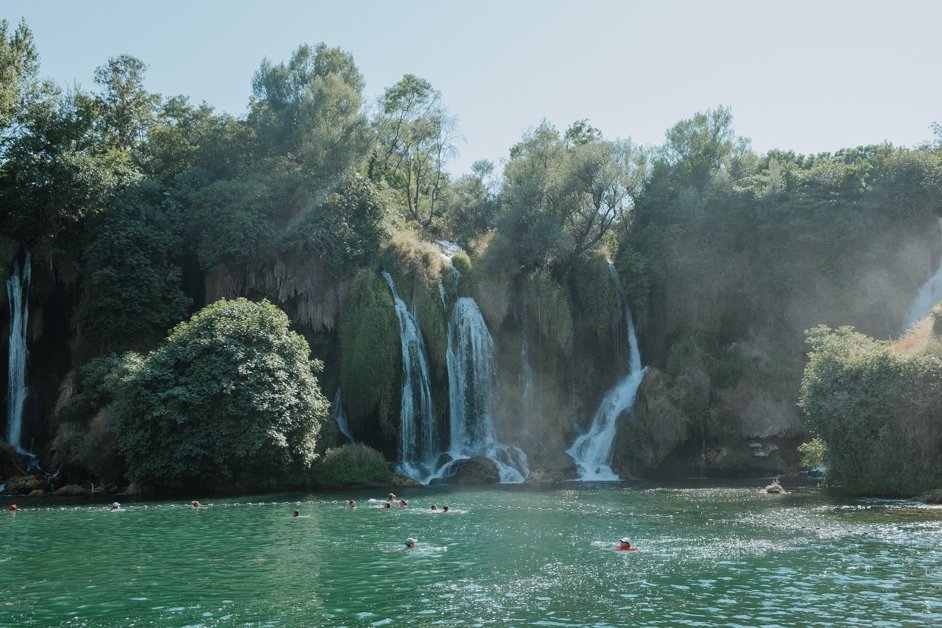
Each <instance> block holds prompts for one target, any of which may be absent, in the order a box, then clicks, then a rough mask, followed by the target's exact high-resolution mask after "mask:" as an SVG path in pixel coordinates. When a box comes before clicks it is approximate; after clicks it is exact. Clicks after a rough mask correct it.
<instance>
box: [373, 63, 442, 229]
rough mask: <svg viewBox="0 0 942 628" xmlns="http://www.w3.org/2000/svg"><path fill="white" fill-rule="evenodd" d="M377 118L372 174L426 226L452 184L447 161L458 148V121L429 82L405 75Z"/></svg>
mask: <svg viewBox="0 0 942 628" xmlns="http://www.w3.org/2000/svg"><path fill="white" fill-rule="evenodd" d="M380 104H381V107H382V112H381V113H380V115H379V116H378V118H377V120H376V123H375V125H376V133H377V144H376V149H375V151H374V154H373V157H372V159H371V162H370V176H372V177H375V178H378V179H383V180H385V181H386V182H388V183H389V184H390V185H391V186H392V187H393V189H395V190H397V191H398V192H399V194H400V195H401V196H402V197H403V200H404V201H405V206H406V208H407V210H408V212H409V216H410V217H411V218H412V219H413V220H415V221H416V222H418V223H419V224H421V225H423V226H425V227H428V226H429V225H430V224H431V223H432V221H433V220H434V219H435V218H436V217H437V216H438V214H439V213H440V209H441V208H440V204H439V200H440V197H441V195H442V192H443V191H444V189H445V187H446V185H447V183H448V173H447V172H446V171H445V164H446V163H447V162H448V160H449V159H451V158H452V157H453V156H454V155H455V153H456V148H455V145H454V139H455V138H454V135H455V120H454V118H452V117H451V116H449V115H448V112H447V110H446V109H445V107H444V105H443V104H442V99H441V93H440V92H438V90H435V89H433V88H432V85H431V83H429V82H428V81H426V80H425V79H421V78H419V77H417V76H415V75H414V74H406V75H405V76H403V77H402V79H401V80H400V81H399V82H398V83H396V84H395V85H393V86H392V87H390V88H388V89H387V90H386V91H385V93H384V94H383V98H382V100H381V102H380Z"/></svg>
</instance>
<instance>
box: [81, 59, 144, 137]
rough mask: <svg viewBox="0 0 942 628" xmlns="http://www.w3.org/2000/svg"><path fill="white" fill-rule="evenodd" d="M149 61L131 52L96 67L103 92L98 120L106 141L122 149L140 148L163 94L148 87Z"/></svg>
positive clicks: (98, 100) (96, 99)
mask: <svg viewBox="0 0 942 628" xmlns="http://www.w3.org/2000/svg"><path fill="white" fill-rule="evenodd" d="M146 70H147V65H146V64H145V63H144V62H143V61H141V60H140V59H137V58H136V57H132V56H130V55H119V56H117V57H111V58H110V59H108V62H107V63H106V64H105V65H102V66H99V67H98V68H96V69H95V82H96V83H97V84H98V85H100V86H101V87H102V90H103V91H102V92H101V93H100V94H98V95H97V96H96V97H95V103H96V105H97V106H98V108H99V118H98V121H97V124H98V127H99V132H100V133H101V136H102V139H103V141H104V143H105V144H106V145H107V146H109V147H111V148H113V149H115V150H119V151H131V150H134V149H139V148H140V146H141V144H142V143H143V142H144V139H145V137H146V134H147V128H148V126H149V125H150V123H151V121H152V120H153V118H154V112H155V111H156V108H157V106H158V105H159V103H160V96H158V95H156V94H151V93H149V92H148V91H147V90H145V89H144V72H145V71H146Z"/></svg>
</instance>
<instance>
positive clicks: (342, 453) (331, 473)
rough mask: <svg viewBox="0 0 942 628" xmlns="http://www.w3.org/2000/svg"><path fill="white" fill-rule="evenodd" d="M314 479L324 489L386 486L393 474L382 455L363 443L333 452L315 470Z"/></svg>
mask: <svg viewBox="0 0 942 628" xmlns="http://www.w3.org/2000/svg"><path fill="white" fill-rule="evenodd" d="M314 479H315V481H316V482H317V484H318V486H322V487H324V488H346V487H351V486H387V485H388V484H389V481H390V480H391V479H392V471H390V470H389V467H388V466H387V465H386V459H385V458H383V454H381V453H379V452H378V451H376V450H375V449H372V448H370V447H367V446H366V445H363V444H361V443H353V444H350V445H344V446H343V447H338V448H337V449H331V450H329V451H328V452H327V453H326V454H324V457H323V458H322V459H321V460H320V462H318V464H317V465H316V466H315V467H314Z"/></svg>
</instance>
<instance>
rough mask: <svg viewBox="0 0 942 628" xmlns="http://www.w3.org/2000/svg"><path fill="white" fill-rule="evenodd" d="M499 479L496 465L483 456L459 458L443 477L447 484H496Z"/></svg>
mask: <svg viewBox="0 0 942 628" xmlns="http://www.w3.org/2000/svg"><path fill="white" fill-rule="evenodd" d="M499 481H500V473H499V472H498V470H497V465H496V464H494V461H493V460H491V459H490V458H485V457H484V456H475V457H473V458H468V459H467V460H459V461H458V462H456V463H455V466H454V467H452V471H451V473H449V474H448V476H447V477H446V478H445V482H447V483H448V484H496V483H497V482H499Z"/></svg>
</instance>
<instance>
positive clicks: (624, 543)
mask: <svg viewBox="0 0 942 628" xmlns="http://www.w3.org/2000/svg"><path fill="white" fill-rule="evenodd" d="M614 549H616V550H618V551H620V552H633V551H635V550H637V549H638V548H637V547H632V546H631V543H629V542H628V539H627V538H621V539H618V545H617V546H615V548H614Z"/></svg>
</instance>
